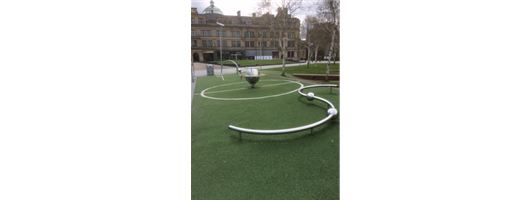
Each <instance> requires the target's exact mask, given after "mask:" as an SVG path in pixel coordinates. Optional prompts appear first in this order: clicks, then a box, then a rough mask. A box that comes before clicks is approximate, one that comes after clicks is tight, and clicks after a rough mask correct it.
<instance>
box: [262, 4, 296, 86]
mask: <svg viewBox="0 0 530 200" xmlns="http://www.w3.org/2000/svg"><path fill="white" fill-rule="evenodd" d="M302 2H303V0H278V1H272V0H261V1H260V2H258V4H257V8H256V11H257V14H258V16H261V20H262V21H261V22H262V23H264V24H265V25H266V26H267V27H268V28H269V29H270V31H271V34H272V35H271V36H273V37H274V39H275V40H276V41H277V42H278V48H279V50H280V51H281V55H282V74H281V75H282V76H285V58H286V57H287V56H286V55H285V54H286V52H287V46H288V42H289V41H288V40H289V38H292V35H289V33H294V32H298V31H300V30H295V27H296V25H295V24H294V22H295V21H294V20H297V19H296V18H292V17H291V16H292V15H294V14H296V13H297V12H298V11H299V10H300V9H301V8H302ZM274 8H277V13H276V16H275V17H270V14H269V13H270V12H271V11H273V10H274ZM293 19H294V20H293ZM291 42H293V41H291Z"/></svg>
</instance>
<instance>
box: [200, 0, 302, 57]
mask: <svg viewBox="0 0 530 200" xmlns="http://www.w3.org/2000/svg"><path fill="white" fill-rule="evenodd" d="M278 13H282V14H287V10H282V9H280V8H278ZM275 17H276V16H274V15H271V14H265V15H263V16H261V17H256V15H255V14H252V16H241V12H240V11H238V12H237V15H225V14H224V13H223V12H222V11H221V9H219V8H218V7H215V6H214V2H213V1H210V6H208V7H207V8H205V9H204V11H203V12H202V13H199V12H198V11H197V8H193V7H192V8H191V60H192V61H194V62H204V61H214V60H220V59H221V58H222V60H228V59H232V60H236V59H237V60H245V59H246V60H255V59H276V58H282V51H281V49H280V46H279V45H280V44H279V41H278V38H275V37H274V33H273V32H272V31H271V29H270V28H269V26H267V22H268V21H269V22H270V20H271V19H272V20H274V18H275ZM219 23H220V24H223V25H224V26H221V25H219ZM288 24H289V29H288V30H287V31H286V36H287V40H285V43H286V46H287V48H286V49H287V50H286V54H285V55H286V58H287V59H300V57H301V56H302V48H301V41H300V20H299V19H298V18H294V17H290V18H289V23H288ZM221 51H222V55H221ZM221 56H222V57H221ZM302 57H303V56H302Z"/></svg>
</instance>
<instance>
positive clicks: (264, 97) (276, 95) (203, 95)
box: [201, 80, 304, 100]
mask: <svg viewBox="0 0 530 200" xmlns="http://www.w3.org/2000/svg"><path fill="white" fill-rule="evenodd" d="M267 81H283V82H288V83H289V82H290V83H296V84H299V85H300V87H299V88H297V89H295V90H292V91H289V92H285V93H281V94H275V95H268V96H261V97H248V98H218V97H210V96H206V95H205V94H204V93H205V92H206V91H208V90H210V89H213V88H217V87H222V86H227V85H234V84H241V83H247V82H237V83H228V84H223V85H217V86H213V87H209V88H206V89H204V90H203V91H202V92H201V96H202V97H204V98H208V99H215V100H255V99H266V98H272V97H279V96H282V95H286V94H290V93H293V92H296V91H298V89H300V88H302V87H304V85H302V83H300V82H298V81H285V80H263V81H261V82H267ZM247 84H248V83H247Z"/></svg>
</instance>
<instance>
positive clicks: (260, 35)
mask: <svg viewBox="0 0 530 200" xmlns="http://www.w3.org/2000/svg"><path fill="white" fill-rule="evenodd" d="M259 37H261V38H266V37H267V34H266V33H264V32H260V33H259Z"/></svg>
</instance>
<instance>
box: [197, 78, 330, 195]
mask: <svg viewBox="0 0 530 200" xmlns="http://www.w3.org/2000/svg"><path fill="white" fill-rule="evenodd" d="M265 72H266V74H268V76H265V77H261V79H260V80H259V82H258V83H257V84H256V86H255V88H250V84H248V83H247V82H246V81H245V79H244V78H243V79H242V80H241V79H240V77H238V76H237V75H236V74H228V75H224V78H225V81H223V80H222V79H221V78H220V77H217V76H208V77H199V78H198V79H197V82H196V87H195V96H194V97H193V102H192V108H191V196H192V199H208V200H210V199H338V198H339V183H340V181H339V166H340V164H339V158H340V155H339V149H340V146H339V142H340V134H339V132H340V126H339V125H340V102H339V97H340V91H339V90H335V89H333V92H332V93H330V92H329V88H311V89H306V90H304V92H305V93H308V92H313V93H315V95H316V96H319V97H322V98H325V99H327V100H329V101H330V102H332V103H333V104H334V106H335V107H336V108H337V110H339V117H338V119H336V120H332V121H328V122H326V123H325V124H323V125H321V126H319V127H317V128H315V129H314V134H313V135H311V134H310V131H309V130H306V131H301V132H296V133H290V134H282V135H253V134H247V133H243V139H242V140H241V141H240V140H238V138H239V133H238V132H235V131H232V130H230V129H228V125H234V126H239V127H244V128H252V129H283V128H292V127H297V126H301V125H306V124H309V123H313V122H316V121H318V120H321V119H323V118H324V117H326V115H327V114H326V110H327V104H325V103H323V102H320V101H318V100H314V101H308V100H307V99H306V98H304V97H301V96H300V95H299V94H298V92H292V93H289V92H290V91H294V90H297V89H298V88H299V87H300V85H299V83H300V84H303V85H306V84H304V83H302V82H293V81H289V80H286V79H283V78H280V77H277V76H275V75H279V73H278V72H276V71H264V72H262V73H265ZM206 89H207V90H206ZM204 90H205V92H204V93H205V95H206V96H208V97H210V98H217V99H210V98H205V97H202V96H201V94H200V93H201V92H202V91H204ZM282 93H288V94H285V95H281V96H277V97H270V98H263V99H252V100H231V99H233V98H259V97H264V96H271V95H278V94H282ZM219 99H223V100H219Z"/></svg>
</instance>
